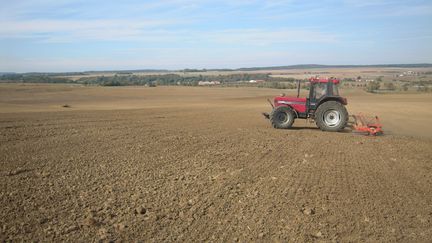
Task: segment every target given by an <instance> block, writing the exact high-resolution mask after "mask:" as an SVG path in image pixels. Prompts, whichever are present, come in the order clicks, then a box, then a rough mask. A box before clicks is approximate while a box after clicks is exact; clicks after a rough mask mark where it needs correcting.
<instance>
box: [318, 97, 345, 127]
mask: <svg viewBox="0 0 432 243" xmlns="http://www.w3.org/2000/svg"><path fill="white" fill-rule="evenodd" d="M315 122H316V124H317V126H318V127H319V128H320V129H321V130H323V131H329V132H338V131H341V130H343V129H344V128H345V126H346V124H347V122H348V111H347V110H346V108H345V106H344V105H342V104H341V103H339V102H337V101H327V102H325V103H323V104H321V105H320V106H319V107H318V109H317V110H316V112H315Z"/></svg>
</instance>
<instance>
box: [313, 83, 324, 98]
mask: <svg viewBox="0 0 432 243" xmlns="http://www.w3.org/2000/svg"><path fill="white" fill-rule="evenodd" d="M326 87H327V85H326V84H325V83H315V84H314V94H313V96H314V98H315V99H316V100H319V99H320V98H321V97H323V96H324V95H325V94H326Z"/></svg>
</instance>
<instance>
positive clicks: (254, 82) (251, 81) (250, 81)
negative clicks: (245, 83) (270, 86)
mask: <svg viewBox="0 0 432 243" xmlns="http://www.w3.org/2000/svg"><path fill="white" fill-rule="evenodd" d="M264 82H265V80H254V79H252V80H249V83H251V84H256V83H264Z"/></svg>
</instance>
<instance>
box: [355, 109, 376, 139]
mask: <svg viewBox="0 0 432 243" xmlns="http://www.w3.org/2000/svg"><path fill="white" fill-rule="evenodd" d="M350 118H352V120H350V121H349V122H348V125H349V126H350V127H351V129H352V131H353V132H354V133H358V134H364V135H373V136H377V135H382V134H383V130H382V125H381V122H380V120H379V118H378V116H368V115H364V114H362V113H360V114H357V115H351V116H350Z"/></svg>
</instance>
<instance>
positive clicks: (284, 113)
mask: <svg viewBox="0 0 432 243" xmlns="http://www.w3.org/2000/svg"><path fill="white" fill-rule="evenodd" d="M294 119H295V114H294V111H293V110H292V109H291V108H290V107H287V106H279V107H276V108H274V109H273V111H272V113H271V114H270V122H271V124H272V126H273V127H274V128H278V129H287V128H290V127H292V124H293V123H294Z"/></svg>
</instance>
